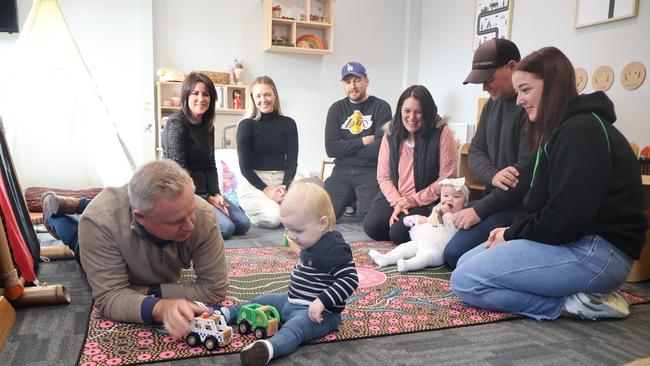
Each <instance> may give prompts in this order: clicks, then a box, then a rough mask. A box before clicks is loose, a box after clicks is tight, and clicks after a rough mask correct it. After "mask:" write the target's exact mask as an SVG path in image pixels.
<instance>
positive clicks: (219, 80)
mask: <svg viewBox="0 0 650 366" xmlns="http://www.w3.org/2000/svg"><path fill="white" fill-rule="evenodd" d="M197 72H200V73H201V74H205V75H206V76H207V77H209V78H210V80H212V82H213V83H215V84H222V85H228V84H230V74H229V73H227V72H216V71H205V70H200V71H197Z"/></svg>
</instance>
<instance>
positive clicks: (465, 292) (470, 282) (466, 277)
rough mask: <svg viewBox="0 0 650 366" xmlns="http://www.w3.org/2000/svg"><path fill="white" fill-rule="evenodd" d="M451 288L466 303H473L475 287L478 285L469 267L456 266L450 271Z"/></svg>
mask: <svg viewBox="0 0 650 366" xmlns="http://www.w3.org/2000/svg"><path fill="white" fill-rule="evenodd" d="M449 282H450V284H451V290H452V291H453V292H454V294H456V295H457V296H458V297H460V298H461V299H462V300H463V301H465V302H466V303H468V304H474V296H473V295H474V294H475V289H476V287H477V285H478V282H477V281H476V277H475V276H473V274H472V271H471V269H467V268H464V267H458V268H456V269H455V270H454V271H453V272H452V273H451V279H450V280H449Z"/></svg>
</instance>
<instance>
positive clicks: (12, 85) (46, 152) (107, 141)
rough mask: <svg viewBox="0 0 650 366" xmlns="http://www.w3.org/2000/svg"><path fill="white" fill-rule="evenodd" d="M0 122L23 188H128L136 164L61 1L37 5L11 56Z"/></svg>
mask: <svg viewBox="0 0 650 366" xmlns="http://www.w3.org/2000/svg"><path fill="white" fill-rule="evenodd" d="M10 56H11V57H12V60H11V61H10V63H9V65H10V70H9V73H8V78H7V80H6V83H5V85H0V115H1V116H2V118H3V120H4V122H5V127H6V134H7V138H8V140H9V145H10V147H11V154H12V157H13V160H14V164H15V168H16V172H17V174H18V177H19V178H20V181H21V185H22V186H23V187H29V186H41V187H52V188H64V189H80V188H90V187H104V186H107V185H120V184H124V183H126V182H127V181H128V179H129V178H130V176H131V174H132V172H133V170H134V168H135V164H134V163H133V159H132V157H131V155H130V153H129V151H128V149H127V147H126V146H125V145H124V143H123V142H122V139H121V138H120V136H119V133H118V130H117V127H116V124H115V122H114V121H113V120H112V118H111V116H110V114H109V111H108V110H107V108H106V106H105V104H104V102H103V100H102V98H101V95H100V93H99V91H98V90H97V86H96V83H95V82H94V81H93V79H92V76H91V74H90V72H89V70H88V67H87V66H86V64H85V62H84V60H83V57H82V56H81V54H80V52H79V49H78V47H77V45H76V43H75V40H74V38H73V37H72V34H71V33H70V30H69V28H68V25H67V23H66V21H65V19H64V18H63V15H62V14H61V10H60V8H59V5H58V3H57V1H56V0H35V1H34V5H33V6H32V9H31V11H30V13H29V15H28V17H27V21H26V22H25V25H24V27H23V30H22V32H21V34H20V36H19V38H18V41H17V43H16V46H15V47H14V50H13V51H12V55H10Z"/></svg>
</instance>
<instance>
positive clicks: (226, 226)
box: [215, 197, 251, 239]
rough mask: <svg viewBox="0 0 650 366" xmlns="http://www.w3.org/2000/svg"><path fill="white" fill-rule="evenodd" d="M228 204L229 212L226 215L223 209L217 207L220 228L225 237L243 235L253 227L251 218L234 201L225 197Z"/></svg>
mask: <svg viewBox="0 0 650 366" xmlns="http://www.w3.org/2000/svg"><path fill="white" fill-rule="evenodd" d="M223 199H224V201H226V203H227V204H228V206H230V207H228V214H229V216H226V215H225V214H224V213H223V212H221V210H219V209H218V208H215V211H216V214H217V221H219V230H220V231H221V236H222V237H223V238H224V239H228V238H230V237H231V236H233V235H243V234H246V233H247V232H248V230H249V229H250V228H251V220H250V219H249V218H248V216H246V213H245V212H244V210H242V209H241V207H239V205H236V204H234V203H232V202H231V201H230V200H228V199H227V198H225V197H224V198H223Z"/></svg>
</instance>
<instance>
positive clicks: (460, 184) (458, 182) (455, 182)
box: [439, 177, 469, 200]
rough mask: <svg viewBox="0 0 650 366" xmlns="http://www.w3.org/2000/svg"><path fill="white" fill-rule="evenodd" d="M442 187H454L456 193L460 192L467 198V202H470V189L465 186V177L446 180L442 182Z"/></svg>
mask: <svg viewBox="0 0 650 366" xmlns="http://www.w3.org/2000/svg"><path fill="white" fill-rule="evenodd" d="M439 184H440V187H442V186H452V187H454V189H455V190H456V192H460V193H462V194H463V195H464V196H465V199H466V200H469V189H468V188H467V186H466V185H465V177H460V178H445V179H443V180H441V181H440V183H439Z"/></svg>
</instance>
